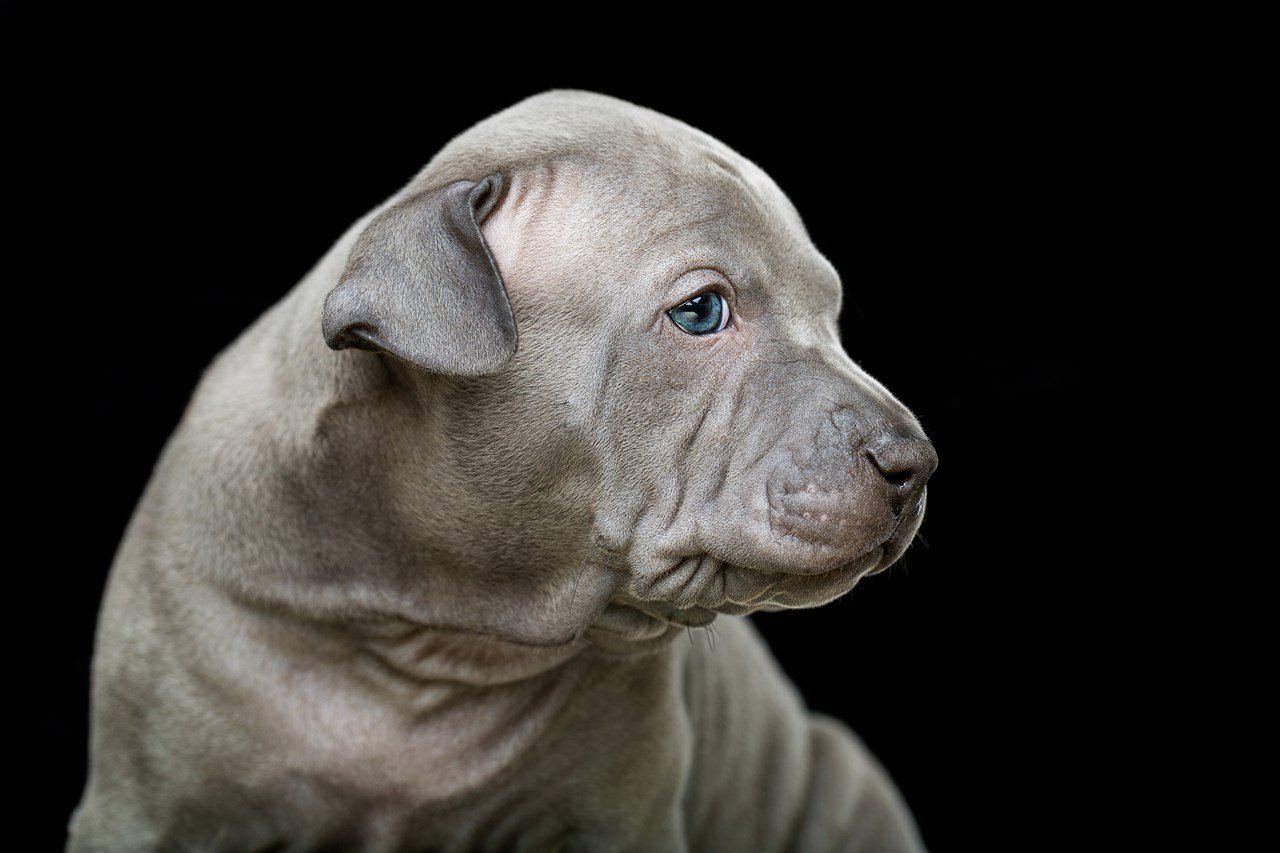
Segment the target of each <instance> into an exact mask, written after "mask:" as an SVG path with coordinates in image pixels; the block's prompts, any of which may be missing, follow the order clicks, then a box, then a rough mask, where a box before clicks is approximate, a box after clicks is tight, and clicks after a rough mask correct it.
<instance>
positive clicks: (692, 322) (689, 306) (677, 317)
mask: <svg viewBox="0 0 1280 853" xmlns="http://www.w3.org/2000/svg"><path fill="white" fill-rule="evenodd" d="M671 319H672V320H674V321H675V323H676V325H677V326H679V327H680V328H682V329H684V330H685V331H686V332H689V333H691V334H695V335H700V334H705V333H707V332H711V331H714V330H715V328H716V326H718V325H720V300H719V298H718V297H717V296H716V294H714V293H704V294H702V295H701V296H695V297H693V298H692V299H690V300H689V301H688V302H686V303H684V304H683V305H681V306H679V307H677V308H672V309H671Z"/></svg>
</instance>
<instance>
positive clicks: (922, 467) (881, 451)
mask: <svg viewBox="0 0 1280 853" xmlns="http://www.w3.org/2000/svg"><path fill="white" fill-rule="evenodd" d="M866 453H867V458H868V459H870V460H871V464H872V465H874V466H876V470H877V471H879V472H880V476H882V477H884V479H885V480H886V481H888V483H889V484H890V485H893V486H897V487H898V488H899V489H918V488H922V487H923V486H924V484H925V481H926V480H928V479H929V476H930V475H931V474H932V473H933V470H934V469H935V468H937V467H938V454H937V451H935V450H934V449H933V444H932V443H931V442H929V441H928V440H927V439H921V438H898V437H892V438H885V439H883V440H881V441H878V442H876V443H875V444H874V445H872V446H870V447H868V448H867V450H866Z"/></svg>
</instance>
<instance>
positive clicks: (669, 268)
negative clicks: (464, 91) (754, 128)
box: [486, 138, 840, 319]
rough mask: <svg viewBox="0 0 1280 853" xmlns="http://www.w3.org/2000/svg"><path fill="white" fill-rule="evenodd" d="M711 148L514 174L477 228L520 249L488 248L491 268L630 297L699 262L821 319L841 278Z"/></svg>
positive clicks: (587, 159)
mask: <svg viewBox="0 0 1280 853" xmlns="http://www.w3.org/2000/svg"><path fill="white" fill-rule="evenodd" d="M708 140H709V138H708ZM710 143H712V144H695V145H690V144H685V145H681V146H670V145H665V144H650V145H648V146H645V147H642V148H638V149H634V150H632V151H629V152H627V153H628V155H629V156H626V157H611V158H602V157H593V156H575V157H565V158H559V159H557V160H552V161H548V162H544V163H538V164H531V165H529V166H527V167H525V168H523V169H520V170H517V171H516V173H515V176H514V179H513V181H512V186H511V189H510V190H509V192H508V197H507V200H506V201H504V204H503V209H502V210H501V211H500V213H499V215H498V217H497V218H498V220H499V222H500V224H496V225H494V226H492V227H489V226H487V227H486V232H487V233H488V234H489V235H490V236H491V240H492V241H494V242H504V241H506V242H511V241H512V240H513V235H517V234H518V235H519V237H520V243H521V244H522V245H521V247H520V249H519V251H518V252H517V251H515V250H514V249H515V247H514V246H512V247H501V248H500V247H498V246H495V247H494V250H495V255H498V256H499V261H500V266H501V261H502V255H504V254H505V255H507V256H508V257H509V260H510V262H512V263H513V264H515V265H518V266H519V268H520V269H518V270H517V269H516V267H515V266H512V268H511V269H510V272H512V273H518V274H519V277H520V278H521V279H522V280H526V281H530V282H532V281H536V280H538V279H539V278H541V277H545V276H546V275H547V273H548V271H549V270H555V271H556V272H555V275H556V276H564V275H570V276H573V277H578V276H586V277H595V278H596V279H597V280H599V281H600V282H602V283H605V284H607V285H608V286H609V287H610V288H612V289H620V290H621V291H622V292H624V293H625V294H627V295H629V296H632V297H635V298H637V299H649V298H652V297H655V296H657V297H661V296H662V293H661V291H662V289H663V288H664V287H666V286H667V285H669V284H670V283H672V282H674V281H675V279H677V278H679V277H680V275H682V274H683V273H684V272H687V271H688V270H690V269H696V268H703V267H709V268H714V269H717V270H719V271H720V272H722V273H723V274H724V275H725V276H726V277H727V278H729V280H730V281H731V282H732V283H733V285H734V287H735V288H736V289H738V290H739V291H740V295H741V296H743V297H744V298H753V299H755V300H756V301H757V303H759V302H760V301H761V300H767V301H768V302H769V303H770V306H769V307H770V310H775V311H776V310H779V309H780V310H782V311H785V312H786V313H787V314H788V315H790V316H795V317H797V319H798V318H799V317H800V316H801V315H804V314H810V313H813V312H814V311H820V312H823V313H826V312H829V311H830V310H831V309H832V307H833V306H835V305H838V303H839V300H840V282H839V279H838V277H837V276H836V274H835V271H834V270H833V269H832V268H831V266H830V264H828V263H827V261H826V259H825V258H823V257H822V255H821V254H820V253H819V252H818V250H817V248H816V247H814V245H813V244H812V242H811V241H810V240H809V236H808V234H807V232H806V231H805V228H804V225H803V223H802V221H801V219H800V216H799V214H798V213H797V212H796V210H795V208H794V207H793V206H792V205H791V203H790V201H789V200H788V199H787V197H786V196H785V194H784V193H783V192H782V190H781V189H780V188H778V186H777V185H776V184H775V183H774V182H773V181H772V180H771V179H770V178H769V177H768V176H767V175H766V174H765V173H764V172H763V171H762V170H761V169H759V168H758V167H757V166H755V165H754V164H753V163H751V162H750V161H747V160H746V159H744V158H742V157H740V156H738V155H736V154H734V153H733V152H732V151H729V150H728V149H725V148H724V147H723V146H719V145H718V143H715V142H714V140H710ZM547 283H549V284H554V282H547ZM513 284H518V283H517V282H513ZM655 291H656V292H655ZM757 291H758V292H757ZM761 307H763V306H761Z"/></svg>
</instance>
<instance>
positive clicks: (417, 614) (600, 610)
mask: <svg viewBox="0 0 1280 853" xmlns="http://www.w3.org/2000/svg"><path fill="white" fill-rule="evenodd" d="M842 291H843V288H842V285H841V282H840V279H839V277H838V276H837V274H836V272H835V270H834V269H833V268H832V266H831V264H830V263H829V262H828V261H827V260H826V258H824V257H823V256H822V254H821V253H820V252H819V251H818V249H817V248H816V247H815V246H814V245H813V243H812V242H811V240H810V239H809V235H808V234H807V232H806V231H805V228H804V225H803V223H802V221H801V219H800V216H799V215H798V213H797V212H796V211H795V209H794V208H793V207H792V205H791V203H790V201H788V199H787V198H786V196H785V195H784V194H783V193H782V191H781V190H780V189H779V188H778V187H777V186H776V185H775V184H774V182H773V181H772V180H770V179H769V178H768V176H767V175H765V174H764V173H763V172H762V171H761V170H760V169H759V168H758V167H756V166H755V165H754V164H753V163H751V162H749V161H748V160H746V159H745V158H743V157H741V156H740V155H738V154H737V153H736V152H734V151H733V150H732V149H730V148H728V147H727V146H726V145H724V144H723V143H721V142H719V141H718V140H715V139H713V138H711V137H709V136H707V135H706V134H704V133H701V132H700V131H697V130H695V129H694V128H692V127H690V126H688V125H686V124H683V123H681V122H679V121H676V120H674V119H671V118H669V117H666V116H662V115H660V114H658V113H655V112H652V111H650V110H647V109H644V108H641V107H638V106H635V105H632V104H628V103H625V102H623V101H618V100H616V99H613V98H608V97H605V96H602V95H596V94H591V93H586V92H573V91H558V92H550V93H545V94H543V95H539V96H535V97H533V98H530V99H528V100H526V101H523V102H521V103H519V104H517V105H515V106H513V107H511V108H510V109H508V110H505V111H503V112H501V113H498V114H497V115H494V116H492V117H490V118H489V119H486V120H485V121H482V122H480V123H479V124H477V125H475V126H474V127H472V128H471V129H469V130H467V131H466V132H464V133H463V134H461V135H459V136H458V137H456V138H455V139H454V140H453V141H451V142H450V143H449V144H448V145H447V146H445V148H444V149H442V150H441V151H440V152H439V153H437V154H436V156H435V157H434V158H433V159H432V160H431V161H430V162H429V163H428V164H427V166H426V167H425V168H424V169H423V170H422V172H421V173H419V174H418V175H417V176H416V177H414V178H413V180H411V181H410V182H409V184H408V185H406V186H405V187H404V189H402V190H401V191H400V192H399V193H397V194H396V195H395V196H394V197H393V198H391V199H389V200H388V201H387V202H386V204H384V205H382V206H381V207H380V208H378V209H377V210H375V211H373V212H372V213H370V214H369V215H368V216H366V217H364V218H363V219H361V220H360V221H359V222H357V223H356V224H355V225H354V226H353V227H352V228H351V229H350V230H349V231H348V232H347V233H346V234H345V235H344V236H343V237H342V238H341V239H339V240H338V242H337V243H336V244H335V245H334V247H333V248H332V250H331V251H330V252H329V253H328V254H327V255H326V256H325V258H323V259H322V260H321V261H320V263H319V264H318V265H317V266H316V267H315V269H314V270H313V271H312V272H311V273H310V274H309V275H308V276H307V277H306V278H305V279H304V280H303V281H302V282H301V283H299V284H298V285H297V286H296V287H295V288H294V289H293V290H292V291H290V292H289V293H288V294H287V295H286V296H285V297H284V298H283V299H282V300H281V301H280V302H279V303H278V304H277V305H276V306H274V307H273V308H272V309H270V310H269V311H268V312H267V313H266V314H265V315H263V317H262V318H260V319H259V320H258V321H257V322H256V323H255V324H254V325H253V326H251V327H250V328H249V329H248V330H246V331H245V332H244V333H243V334H242V335H241V336H240V337H239V338H238V339H237V340H236V341H235V343H233V344H232V345H231V346H230V347H229V348H228V349H227V350H226V351H225V352H223V353H222V354H221V355H219V357H218V358H217V360H216V361H215V362H214V364H213V365H212V366H211V367H210V369H209V370H208V371H207V372H206V374H205V376H204V377H203V378H202V380H201V384H200V386H199V388H198V389H197V391H196V393H195V395H194V396H193V398H192V402H191V404H190V406H189V408H188V410H187V412H186V413H185V414H184V417H183V420H182V422H181V424H180V425H179V427H178V429H177V431H176V432H175V433H174V435H173V437H172V438H171V440H170V442H169V444H168V445H167V446H166V448H165V451H164V454H163V455H162V457H161V459H160V461H159V463H158V465H157V466H156V469H155V473H154V474H153V476H152V479H151V481H150V483H149V484H148V487H147V490H146V492H145V494H144V495H143V498H142V500H141V502H140V503H139V506H138V509H137V511H136V512H135V515H134V517H133V519H132V520H131V522H130V525H129V529H128V530H127V531H126V534H125V537H124V540H123V541H122V543H121V546H120V550H119V551H118V553H117V556H116V560H115V562H114V564H113V566H112V570H111V577H110V580H109V583H108V588H107V592H106V596H105V597H104V601H103V606H102V611H101V615H100V621H99V628H98V638H97V644H96V648H95V656H94V674H93V679H94V684H93V719H92V732H91V762H90V764H91V767H90V774H89V779H88V782H87V785H86V790H85V794H84V798H83V800H82V802H81V804H80V806H79V808H78V809H77V811H76V813H75V815H74V817H73V821H72V824H71V829H70V837H69V842H68V850H70V851H76V853H85V851H148V850H179V849H192V850H197V849H198V850H205V851H245V850H267V849H281V850H283V849H288V850H299V851H303V850H361V851H377V853H382V851H386V852H387V853H393V851H405V853H409V851H422V850H433V851H456V853H470V851H495V853H496V851H509V850H528V851H541V850H568V849H572V850H590V851H594V850H617V851H662V853H668V851H670V853H680V852H681V851H712V853H716V852H717V851H724V853H729V851H739V852H740V851H743V850H752V851H762V852H763V853H769V851H783V850H792V851H804V853H810V851H812V853H818V851H829V850H840V851H854V850H865V851H876V853H895V851H919V850H923V849H924V848H923V843H922V841H921V839H920V836H919V833H918V831H917V830H916V828H915V825H914V822H913V819H912V817H911V813H910V811H909V810H908V809H907V807H906V805H905V804H904V803H903V802H902V800H901V798H900V796H899V794H898V792H897V790H896V788H895V787H894V786H893V783H892V781H891V779H890V777H889V776H888V774H887V773H886V772H885V771H884V769H883V768H881V767H880V765H879V764H878V763H877V762H876V760H875V759H874V758H873V757H872V756H871V755H870V754H869V753H868V752H867V751H866V749H865V748H864V747H863V746H862V744H861V743H860V742H859V741H858V740H857V738H856V737H855V736H854V735H853V734H852V733H851V732H850V731H849V730H848V729H847V728H845V727H844V726H843V725H842V724H840V723H837V722H835V721H833V720H827V719H824V718H820V717H817V716H815V715H812V714H810V713H809V712H808V711H807V710H806V709H805V707H804V705H803V702H802V700H801V699H800V697H799V696H798V695H797V693H796V691H795V689H794V687H792V686H791V684H790V683H789V682H788V681H787V679H786V677H785V676H784V675H783V674H782V673H781V672H780V671H779V670H778V668H777V666H776V664H775V663H774V661H773V659H772V657H771V656H770V655H769V652H768V650H767V648H766V647H765V645H764V643H763V642H762V640H761V639H760V638H759V637H758V635H757V634H756V633H755V631H754V629H753V628H752V626H751V624H750V622H749V621H748V620H746V619H745V618H742V617H745V616H746V615H747V614H750V613H752V612H754V611H757V610H761V609H777V608H802V607H814V606H818V605H821V604H824V603H827V602H829V601H831V600H833V599H835V598H837V597H839V596H841V595H843V594H845V593H847V592H849V591H850V590H851V589H852V588H853V587H854V585H855V584H856V583H857V582H858V580H859V579H860V578H862V577H865V576H867V575H869V574H872V573H875V572H880V571H884V570H885V569H887V568H889V567H890V566H891V565H893V564H894V563H895V561H897V560H899V558H901V556H902V555H903V553H904V552H905V551H906V550H907V548H908V547H909V546H910V544H911V542H912V541H913V538H914V537H915V535H916V532H917V531H918V530H919V527H920V524H921V522H922V519H923V516H924V508H925V500H926V483H927V481H928V479H929V476H930V474H931V473H932V472H933V470H934V468H935V466H936V464H937V457H936V454H935V453H934V449H933V446H932V445H931V444H930V442H929V441H928V439H927V438H926V437H925V435H924V433H923V432H922V430H921V428H920V426H919V424H918V423H917V422H916V419H915V418H914V417H913V416H912V414H911V413H910V412H909V411H908V409H907V408H906V407H905V406H903V405H902V404H901V403H900V402H899V401H897V400H896V399H895V398H894V397H893V396H892V395H891V394H890V393H889V391H888V390H887V389H885V388H884V387H883V386H882V385H881V384H880V383H878V382H877V381H876V380H875V379H873V378H872V377H871V376H869V375H868V374H867V373H866V372H865V371H863V370H862V369H861V368H859V367H858V365H857V364H856V363H855V362H854V361H853V360H852V359H851V358H850V357H849V355H848V354H846V352H845V351H844V349H843V348H842V346H841V342H840V338H839V331H838V330H839V324H838V318H839V311H840V303H841V297H842ZM713 622H714V623H715V632H716V633H715V636H716V637H717V638H718V642H717V644H716V646H715V648H703V647H702V646H701V644H693V643H682V642H675V640H676V638H677V637H681V636H683V635H684V634H686V632H688V631H689V629H691V628H695V627H709V626H711V625H712V623H713ZM866 689H867V690H868V691H869V692H873V691H874V687H873V686H867V688H866ZM872 698H874V697H872Z"/></svg>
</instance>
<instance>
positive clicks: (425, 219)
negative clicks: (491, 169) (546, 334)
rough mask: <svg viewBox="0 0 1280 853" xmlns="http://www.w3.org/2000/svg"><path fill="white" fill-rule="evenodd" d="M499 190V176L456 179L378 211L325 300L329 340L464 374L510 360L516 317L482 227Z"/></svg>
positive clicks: (338, 346) (335, 346)
mask: <svg viewBox="0 0 1280 853" xmlns="http://www.w3.org/2000/svg"><path fill="white" fill-rule="evenodd" d="M502 191H503V180H502V176H501V175H490V176H488V177H487V178H484V179H482V180H480V181H477V182H474V183H473V182H471V181H458V182H456V183H453V184H449V185H448V186H446V187H443V188H441V189H436V190H428V191H426V192H421V193H418V194H416V195H412V196H409V197H408V198H406V199H404V200H402V201H400V202H397V203H396V204H395V205H393V206H392V207H390V208H388V209H387V210H384V211H383V212H382V213H380V214H378V215H377V216H376V217H374V219H373V221H371V222H370V223H369V225H368V226H367V227H366V228H365V229H364V231H363V232H361V234H360V236H359V237H358V238H357V239H356V243H355V246H354V247H353V248H352V250H351V255H350V257H349V258H348V260H347V267H346V270H344V271H343V273H342V277H341V278H340V279H339V280H338V286H337V287H335V288H334V289H333V290H332V291H330V293H329V296H328V297H327V298H326V299H325V302H324V316H323V321H322V328H323V331H324V339H325V342H326V343H328V344H329V346H330V347H332V348H333V349H345V348H346V347H356V348H358V349H365V350H373V351H375V352H377V351H382V352H387V353H390V354H391V355H394V356H396V357H397V358H401V359H403V360H405V361H407V362H410V363H412V364H416V365H417V366H419V367H422V368H424V369H426V370H432V371H436V372H439V373H448V374H456V375H461V376H478V375H480V374H484V373H492V372H493V371H495V370H497V369H498V368H499V367H501V366H502V365H503V364H506V362H507V361H509V360H510V359H511V357H512V356H513V355H515V351H516V321H515V317H514V316H513V315H512V313H511V303H510V301H509V300H508V299H507V292H506V289H505V288H504V286H503V284H502V276H501V274H499V272H498V265H497V264H496V263H495V262H494V260H493V255H491V254H490V253H489V247H488V245H486V244H485V241H484V235H483V234H481V233H480V223H481V222H483V221H484V218H485V216H487V215H488V214H489V212H490V211H491V210H493V208H494V206H495V205H496V204H497V203H498V200H499V199H500V198H501V197H502Z"/></svg>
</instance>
